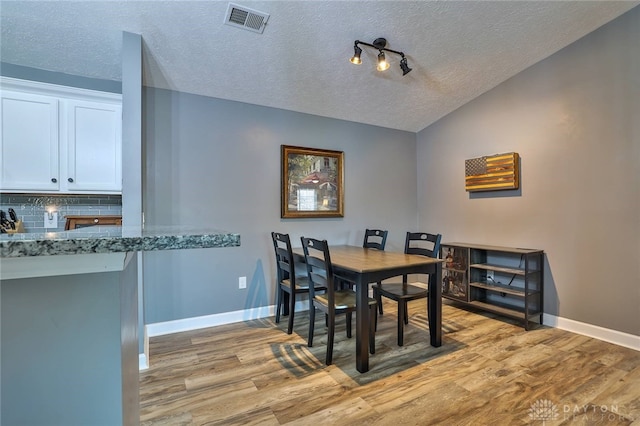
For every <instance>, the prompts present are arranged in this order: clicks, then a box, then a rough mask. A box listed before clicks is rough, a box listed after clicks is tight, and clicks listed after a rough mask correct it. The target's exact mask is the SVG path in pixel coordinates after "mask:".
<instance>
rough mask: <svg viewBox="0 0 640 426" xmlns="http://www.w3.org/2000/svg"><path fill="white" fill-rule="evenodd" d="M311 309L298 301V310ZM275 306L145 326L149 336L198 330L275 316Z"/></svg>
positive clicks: (304, 302)
mask: <svg viewBox="0 0 640 426" xmlns="http://www.w3.org/2000/svg"><path fill="white" fill-rule="evenodd" d="M306 309H309V305H308V303H307V301H306V300H305V301H297V302H296V312H298V311H302V310H306ZM275 313H276V310H275V306H274V305H271V306H263V307H260V308H252V309H243V310H241V311H233V312H224V313H221V314H213V315H205V316H201V317H193V318H185V319H179V320H175V321H166V322H158V323H155V324H147V325H146V326H145V328H146V330H147V336H148V337H155V336H163V335H165V334H171V333H179V332H182V331H190V330H198V329H200V328H207V327H215V326H217V325H224V324H231V323H234V322H240V321H249V320H254V319H260V318H267V317H270V316H274V315H275Z"/></svg>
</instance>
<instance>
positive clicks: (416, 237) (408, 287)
mask: <svg viewBox="0 0 640 426" xmlns="http://www.w3.org/2000/svg"><path fill="white" fill-rule="evenodd" d="M441 240H442V235H440V234H429V233H426V232H407V238H406V240H405V244H404V252H405V253H406V254H418V255H422V256H427V257H438V252H439V251H440V241H441ZM434 278H435V277H434V276H433V275H429V283H428V285H438V283H436V282H435V281H434ZM373 295H374V297H375V299H376V301H377V302H378V306H379V308H378V309H379V313H380V315H382V314H383V310H382V296H384V297H386V298H388V299H391V300H395V301H396V302H398V346H402V345H403V344H404V324H408V323H409V313H408V309H407V302H409V301H411V300H416V299H423V298H427V296H428V288H424V287H422V286H418V285H412V284H409V283H408V282H407V275H403V276H402V282H401V283H397V282H383V283H377V284H375V285H374V286H373Z"/></svg>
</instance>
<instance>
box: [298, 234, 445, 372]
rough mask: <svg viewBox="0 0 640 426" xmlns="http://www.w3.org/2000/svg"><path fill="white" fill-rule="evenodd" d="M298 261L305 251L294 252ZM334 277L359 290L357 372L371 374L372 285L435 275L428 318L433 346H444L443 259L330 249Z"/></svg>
mask: <svg viewBox="0 0 640 426" xmlns="http://www.w3.org/2000/svg"><path fill="white" fill-rule="evenodd" d="M293 254H294V257H295V258H296V261H298V262H304V251H303V249H302V248H301V247H300V248H295V249H293ZM329 256H330V257H331V263H332V265H333V270H334V275H336V276H339V277H340V278H341V279H345V280H348V281H349V282H352V283H354V284H355V289H356V290H355V291H356V369H357V370H358V371H359V372H361V373H366V372H367V371H369V332H368V330H369V321H371V318H369V305H368V299H369V284H370V283H376V282H378V281H382V280H386V279H388V278H392V277H398V276H399V277H400V278H402V277H401V276H402V275H404V274H430V278H431V274H433V275H434V277H433V278H435V279H433V280H432V279H430V280H429V281H430V282H431V283H433V284H434V285H429V287H428V295H429V296H428V298H427V319H428V323H429V336H430V343H431V346H434V347H439V346H441V345H442V286H441V285H440V283H441V282H442V262H443V260H442V259H436V258H431V257H426V256H419V255H411V254H404V253H400V252H393V251H382V250H376V249H371V248H363V247H358V246H350V245H334V246H331V245H330V246H329Z"/></svg>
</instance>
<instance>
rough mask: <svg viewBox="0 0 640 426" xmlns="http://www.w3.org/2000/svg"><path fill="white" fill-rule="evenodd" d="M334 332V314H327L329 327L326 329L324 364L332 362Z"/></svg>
mask: <svg viewBox="0 0 640 426" xmlns="http://www.w3.org/2000/svg"><path fill="white" fill-rule="evenodd" d="M335 333H336V316H335V315H329V329H328V330H327V356H326V359H325V364H327V365H331V364H332V363H333V337H334V335H335Z"/></svg>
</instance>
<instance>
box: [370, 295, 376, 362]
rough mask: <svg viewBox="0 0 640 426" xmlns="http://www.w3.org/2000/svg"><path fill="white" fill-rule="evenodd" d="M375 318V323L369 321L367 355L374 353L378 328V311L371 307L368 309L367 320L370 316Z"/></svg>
mask: <svg viewBox="0 0 640 426" xmlns="http://www.w3.org/2000/svg"><path fill="white" fill-rule="evenodd" d="M372 315H373V317H374V318H375V321H369V353H370V354H372V355H373V354H375V353H376V328H377V326H378V311H377V309H376V307H375V306H371V308H370V309H369V319H371V316H372Z"/></svg>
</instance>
